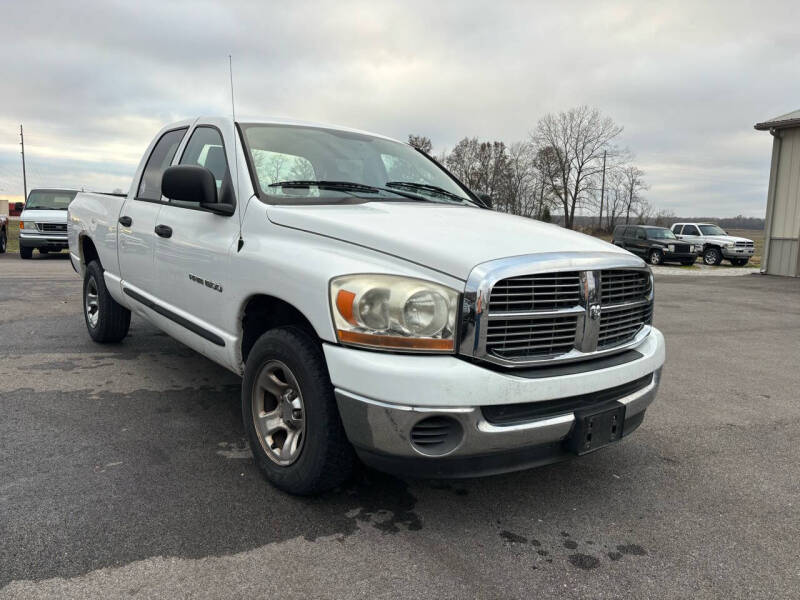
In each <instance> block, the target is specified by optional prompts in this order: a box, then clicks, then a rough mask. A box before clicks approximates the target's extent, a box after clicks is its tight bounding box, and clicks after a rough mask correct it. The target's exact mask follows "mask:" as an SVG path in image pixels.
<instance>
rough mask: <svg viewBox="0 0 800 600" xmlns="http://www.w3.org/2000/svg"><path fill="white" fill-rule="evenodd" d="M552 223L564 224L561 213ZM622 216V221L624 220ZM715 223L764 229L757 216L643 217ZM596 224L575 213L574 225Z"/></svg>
mask: <svg viewBox="0 0 800 600" xmlns="http://www.w3.org/2000/svg"><path fill="white" fill-rule="evenodd" d="M552 221H553V223H558V224H559V225H563V224H564V217H563V215H559V214H554V215H553V217H552ZM624 221H625V220H624V218H623V219H622V222H624ZM630 222H631V223H637V224H638V223H641V222H642V220H641V219H639V218H638V217H637V218H634V217H633V215H631V219H630ZM684 222H687V223H691V222H694V223H716V224H717V225H719V226H720V227H722V228H723V229H759V230H761V229H764V219H761V218H758V217H744V216H742V215H739V216H736V217H673V216H671V215H669V216H667V217H666V218H664V217H660V218H659V217H650V218H647V219H645V223H646V224H648V225H661V226H662V227H669V226H670V225H671V224H672V223H684ZM596 226H597V217H594V216H585V215H575V227H579V228H581V229H587V228H588V229H593V228H595V227H596Z"/></svg>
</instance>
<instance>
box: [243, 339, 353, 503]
mask: <svg viewBox="0 0 800 600" xmlns="http://www.w3.org/2000/svg"><path fill="white" fill-rule="evenodd" d="M242 418H243V420H244V428H245V431H246V432H247V437H248V439H249V441H250V447H251V449H252V451H253V456H254V458H255V461H256V464H257V465H258V467H259V469H260V470H261V472H262V473H263V474H264V475H265V476H266V478H267V479H268V480H269V481H270V482H271V483H272V484H273V485H275V486H276V487H278V488H280V489H282V490H284V491H287V492H290V493H292V494H303V495H307V494H317V493H320V492H324V491H325V490H329V489H331V488H334V487H336V486H337V485H339V484H341V483H343V482H344V481H345V480H346V479H348V478H349V477H350V474H351V473H352V471H353V467H354V465H355V464H356V458H355V452H354V451H353V448H352V446H351V445H350V442H348V441H347V436H346V435H345V432H344V427H343V426H342V422H341V419H340V417H339V410H338V408H337V406H336V399H335V398H334V395H333V386H332V385H331V381H330V377H329V376H328V369H327V366H326V365H325V359H324V357H323V355H322V349H321V348H320V345H319V343H318V342H317V341H316V340H314V339H312V338H311V337H310V336H309V335H307V334H306V333H304V332H303V331H301V330H299V329H296V328H293V327H281V328H277V329H273V330H270V331H268V332H267V333H265V334H264V335H262V336H261V338H259V340H258V341H257V342H256V343H255V345H254V346H253V349H252V350H251V351H250V355H249V356H248V357H247V364H246V366H245V371H244V378H243V380H242Z"/></svg>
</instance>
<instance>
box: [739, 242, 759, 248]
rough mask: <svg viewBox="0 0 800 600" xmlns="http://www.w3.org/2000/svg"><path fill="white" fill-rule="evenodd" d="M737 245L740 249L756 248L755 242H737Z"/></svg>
mask: <svg viewBox="0 0 800 600" xmlns="http://www.w3.org/2000/svg"><path fill="white" fill-rule="evenodd" d="M735 245H736V246H738V247H739V248H752V247H753V246H755V244H754V243H753V242H735Z"/></svg>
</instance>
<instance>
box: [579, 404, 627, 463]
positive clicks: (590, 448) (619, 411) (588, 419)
mask: <svg viewBox="0 0 800 600" xmlns="http://www.w3.org/2000/svg"><path fill="white" fill-rule="evenodd" d="M624 424H625V405H624V404H622V403H621V402H614V403H613V404H605V405H603V406H602V407H595V408H584V409H581V410H576V411H575V427H573V429H572V435H571V436H570V437H569V440H568V445H569V447H570V450H572V451H573V452H574V453H575V454H578V455H582V454H588V453H590V452H594V451H595V450H599V449H600V448H603V447H605V446H608V445H609V444H612V443H614V442H616V441H617V440H619V439H620V438H621V437H622V429H623V426H624Z"/></svg>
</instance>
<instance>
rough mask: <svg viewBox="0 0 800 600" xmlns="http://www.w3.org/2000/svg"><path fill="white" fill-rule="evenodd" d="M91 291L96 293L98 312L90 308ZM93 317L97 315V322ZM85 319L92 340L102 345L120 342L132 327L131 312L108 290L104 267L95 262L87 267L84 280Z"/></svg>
mask: <svg viewBox="0 0 800 600" xmlns="http://www.w3.org/2000/svg"><path fill="white" fill-rule="evenodd" d="M90 290H93V291H94V296H95V298H96V310H94V311H90V309H89V308H88V306H89V304H88V302H89V298H88V296H89V294H90ZM92 315H96V320H95V319H93V317H92ZM83 318H84V321H86V329H87V330H88V331H89V335H90V336H91V338H92V339H93V340H94V341H95V342H98V343H100V344H105V343H109V342H119V341H120V340H122V339H123V338H124V337H125V336H126V335H128V329H130V326H131V311H129V310H128V309H127V308H125V307H124V306H122V305H121V304H119V303H118V302H117V301H116V300H114V298H112V297H111V294H109V293H108V289H106V283H105V280H104V279H103V267H101V266H100V262H99V261H97V260H93V261H92V262H90V263H89V265H88V266H87V267H86V275H85V276H84V278H83Z"/></svg>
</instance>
